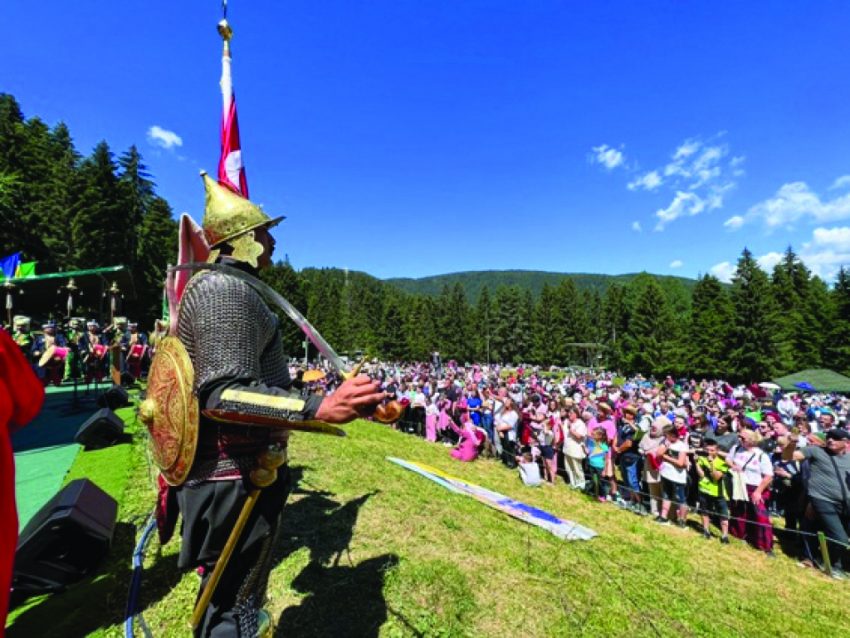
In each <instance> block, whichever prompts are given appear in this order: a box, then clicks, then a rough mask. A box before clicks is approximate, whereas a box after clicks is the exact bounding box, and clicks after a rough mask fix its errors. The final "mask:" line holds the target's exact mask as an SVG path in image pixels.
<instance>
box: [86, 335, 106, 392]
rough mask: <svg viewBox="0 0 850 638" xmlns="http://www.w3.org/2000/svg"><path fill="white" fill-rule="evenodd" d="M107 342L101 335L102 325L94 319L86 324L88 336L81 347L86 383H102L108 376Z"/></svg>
mask: <svg viewBox="0 0 850 638" xmlns="http://www.w3.org/2000/svg"><path fill="white" fill-rule="evenodd" d="M107 345H108V344H107V340H106V337H104V336H103V335H102V334H101V333H100V325H99V324H98V323H97V321H95V320H94V319H89V321H87V322H86V336H85V338H84V340H83V342H82V345H81V352H82V359H83V368H84V379H83V380H84V382H85V383H86V385H88V384H89V383H91V382H92V381H95V382H96V383H100V382H101V381H102V380H103V377H104V376H106V348H107Z"/></svg>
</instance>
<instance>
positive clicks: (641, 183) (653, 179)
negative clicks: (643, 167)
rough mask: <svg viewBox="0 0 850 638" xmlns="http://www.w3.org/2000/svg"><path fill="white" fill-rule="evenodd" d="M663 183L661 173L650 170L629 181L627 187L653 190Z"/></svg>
mask: <svg viewBox="0 0 850 638" xmlns="http://www.w3.org/2000/svg"><path fill="white" fill-rule="evenodd" d="M663 183H664V180H663V179H662V178H661V175H659V174H658V171H650V172H648V173H647V174H646V175H641V176H640V177H637V178H635V179H633V180H632V181H631V182H629V184H628V186H627V188H628V189H629V190H630V191H634V190H638V189H641V188H643V189H644V190H648V191H654V190H655V189H656V188H658V187H659V186H661V184H663Z"/></svg>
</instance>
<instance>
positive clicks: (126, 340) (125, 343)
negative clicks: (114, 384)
mask: <svg viewBox="0 0 850 638" xmlns="http://www.w3.org/2000/svg"><path fill="white" fill-rule="evenodd" d="M103 333H104V336H106V338H107V339H108V340H109V343H108V344H107V345H108V346H109V358H110V364H111V366H112V368H113V369H114V370H118V371H119V372H120V373H121V374H123V373H124V372H126V371H127V352H128V350H129V349H130V345H129V344H130V331H129V329H128V328H127V317H115V318H114V319H113V321H112V325H111V326H109V327H108V328H106V330H104V331H103Z"/></svg>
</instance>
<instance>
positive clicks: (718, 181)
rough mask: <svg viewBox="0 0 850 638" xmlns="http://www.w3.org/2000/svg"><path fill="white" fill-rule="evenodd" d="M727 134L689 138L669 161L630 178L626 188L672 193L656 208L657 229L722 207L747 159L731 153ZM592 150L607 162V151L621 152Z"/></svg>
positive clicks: (603, 161)
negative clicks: (663, 206) (664, 205)
mask: <svg viewBox="0 0 850 638" xmlns="http://www.w3.org/2000/svg"><path fill="white" fill-rule="evenodd" d="M724 135H725V133H724V132H720V133H717V134H716V135H714V136H712V137H710V138H707V139H702V138H697V137H694V138H688V139H686V140H685V141H684V142H682V143H681V144H679V146H677V147H676V149H675V150H674V151H673V152H672V153H671V154H670V159H669V160H668V161H667V163H666V164H664V165H662V166H659V167H657V168H654V169H652V170H650V171H646V172H643V173H641V174H636V175H634V176H633V177H632V179H631V180H630V181H629V182H627V184H626V188H628V189H629V190H630V191H641V190H642V191H649V192H653V193H654V192H668V193H670V194H671V196H672V198H673V199H672V200H671V201H670V204H669V205H668V206H667V207H666V208H659V209H657V210H656V212H655V217H656V219H657V221H656V226H655V230H663V229H664V227H665V226H666V225H667V224H669V223H670V222H672V221H674V220H676V219H679V218H680V217H690V216H693V215H699V214H700V213H703V212H706V211H711V210H715V209H719V208H723V205H724V203H725V199H726V196H727V194H728V193H729V192H730V191H731V190H733V189H734V188H735V187H736V186H737V178H738V177H740V176H742V175H743V174H744V169H743V164H744V162H745V157H744V156H743V155H735V156H731V155H730V148H729V144H727V143H726V142H724V141H723V140H722V138H723V136H724ZM593 150H594V152H595V153H596V156H595V157H594V158H592V161H594V162H597V163H600V164H603V165H606V166H607V164H606V162H605V153H610V152H612V151H614V152H618V151H616V150H615V149H612V148H610V147H608V146H607V145H603V146H598V147H596V148H594V149H593ZM623 159H624V158H623ZM620 163H622V162H619V163H618V164H617V165H619V164H620ZM608 168H609V170H610V168H611V167H610V166H609V167H608ZM633 171H634V169H631V170H630V171H629V172H633ZM734 223H737V222H733V224H734Z"/></svg>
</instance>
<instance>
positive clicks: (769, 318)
mask: <svg viewBox="0 0 850 638" xmlns="http://www.w3.org/2000/svg"><path fill="white" fill-rule="evenodd" d="M731 299H732V306H733V309H734V315H733V318H732V325H731V331H730V338H729V343H730V364H731V365H730V371H729V373H730V375H731V376H732V378H733V379H735V380H738V381H743V382H746V383H750V382H754V381H761V380H764V379H768V378H770V377H771V376H772V375H773V374H775V373H776V371H777V367H778V363H779V344H778V338H777V334H778V325H777V323H778V322H777V309H776V304H775V301H774V298H773V295H772V294H771V290H770V281H769V280H768V277H767V275H766V274H765V272H764V271H763V270H762V269H761V268H759V265H758V263H757V262H756V260H755V258H754V257H753V254H752V253H751V252H750V251H749V250H748V249H746V248H745V249H744V251H743V253H741V257H740V258H739V259H738V267H737V270H736V271H735V276H734V277H733V278H732V291H731Z"/></svg>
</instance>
